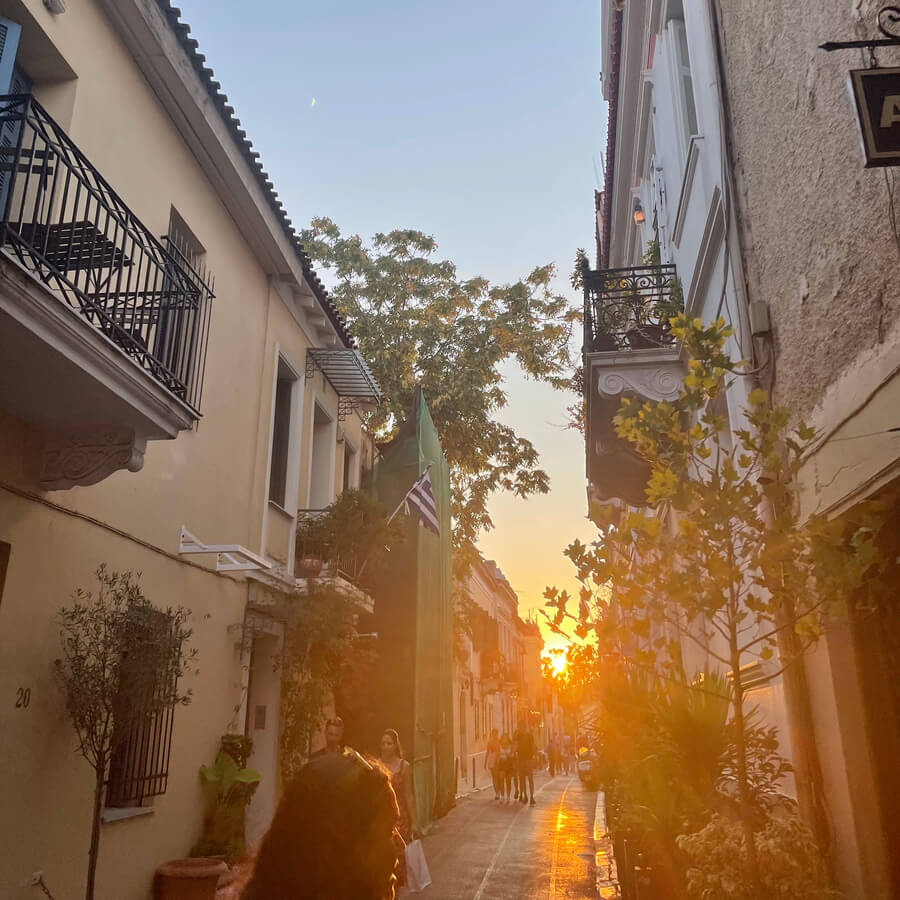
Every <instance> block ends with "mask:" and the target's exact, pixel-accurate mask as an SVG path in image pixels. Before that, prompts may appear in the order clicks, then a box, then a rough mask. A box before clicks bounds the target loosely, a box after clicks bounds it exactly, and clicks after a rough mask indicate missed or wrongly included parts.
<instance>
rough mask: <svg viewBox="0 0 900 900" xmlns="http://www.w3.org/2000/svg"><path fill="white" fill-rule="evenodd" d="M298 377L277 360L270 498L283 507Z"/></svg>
mask: <svg viewBox="0 0 900 900" xmlns="http://www.w3.org/2000/svg"><path fill="white" fill-rule="evenodd" d="M296 383H297V377H296V376H295V375H294V373H293V372H292V371H291V369H290V367H289V366H288V364H287V363H286V362H285V361H284V360H283V359H281V358H279V360H278V380H277V382H276V383H275V411H274V421H273V423H272V457H271V460H270V463H269V500H271V501H272V502H273V503H277V504H278V505H279V506H280V507H282V509H284V508H285V507H286V506H287V476H288V457H289V455H290V447H291V419H292V415H291V412H292V408H293V405H294V385H295V384H296Z"/></svg>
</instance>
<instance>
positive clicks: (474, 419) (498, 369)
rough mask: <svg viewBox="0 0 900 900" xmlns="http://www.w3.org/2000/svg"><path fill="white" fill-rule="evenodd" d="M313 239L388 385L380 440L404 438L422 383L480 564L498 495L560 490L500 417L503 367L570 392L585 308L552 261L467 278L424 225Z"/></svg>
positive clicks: (460, 530) (468, 542)
mask: <svg viewBox="0 0 900 900" xmlns="http://www.w3.org/2000/svg"><path fill="white" fill-rule="evenodd" d="M301 238H302V241H303V245H304V247H305V248H306V250H307V252H308V253H309V254H310V256H311V257H312V258H313V259H314V260H315V261H316V263H317V264H318V265H319V266H321V267H322V268H323V269H326V270H328V271H330V272H332V273H333V275H334V277H335V279H336V284H335V286H334V288H333V290H332V297H333V299H334V301H335V303H336V304H337V306H338V308H339V309H340V311H341V313H342V314H343V315H344V316H345V317H346V318H347V321H348V323H349V325H350V328H351V329H352V330H353V332H354V334H356V336H357V337H358V339H359V345H360V350H361V351H362V354H363V356H364V357H365V358H366V360H367V361H368V362H369V363H370V365H371V367H372V370H373V373H374V374H375V376H376V377H377V378H378V381H379V383H380V384H381V387H382V388H383V390H384V393H385V398H386V399H385V402H384V404H383V405H382V406H381V407H380V408H379V409H378V410H376V411H375V412H374V413H373V414H372V416H371V418H370V420H369V425H370V427H372V428H373V429H374V430H375V433H376V435H377V436H378V437H379V438H381V439H384V440H387V439H389V438H390V437H391V436H392V435H393V434H394V432H395V429H396V428H397V425H398V423H399V422H400V421H402V419H403V418H404V416H405V415H406V413H407V410H408V409H409V408H410V404H411V402H412V397H413V391H414V390H415V387H416V385H421V386H422V389H423V391H424V392H425V396H426V397H427V398H428V403H429V408H430V411H431V415H432V418H433V419H434V423H435V426H436V427H437V430H438V433H439V434H440V437H441V447H442V448H443V451H444V454H445V455H446V457H447V461H448V463H449V464H450V471H451V479H452V485H451V502H452V516H453V521H454V545H455V547H456V549H457V550H458V551H459V550H462V551H464V552H463V553H462V554H461V558H463V559H465V560H467V561H469V562H471V561H472V559H473V556H472V553H471V551H472V548H473V545H474V541H475V539H476V537H477V535H478V534H479V532H480V531H481V530H483V529H485V528H490V527H491V524H492V523H491V518H490V515H489V513H488V510H487V503H488V499H489V498H490V496H491V495H492V494H493V493H494V492H495V491H497V490H508V491H513V492H514V493H515V494H518V495H519V496H520V497H527V496H529V495H530V494H534V493H546V492H547V491H548V489H549V479H548V477H547V473H546V472H544V471H543V469H541V468H540V467H539V460H538V454H537V451H536V450H535V448H534V446H533V445H532V444H531V442H530V441H528V440H526V439H525V438H523V437H522V436H521V435H519V434H517V433H516V431H515V430H514V429H512V428H510V427H509V426H507V425H503V424H502V423H500V422H499V421H497V419H496V414H497V413H498V412H499V411H500V410H501V409H502V408H503V407H504V406H505V405H506V402H507V394H506V391H505V389H504V386H503V373H502V367H503V365H504V364H505V363H507V362H511V361H514V362H516V363H518V365H519V366H520V368H521V369H522V371H524V372H525V374H526V375H528V376H530V377H532V378H535V379H538V380H541V381H546V382H549V383H550V384H552V385H554V386H556V387H559V388H566V387H567V386H568V383H569V381H570V379H571V372H572V364H571V359H570V354H569V341H570V337H571V331H572V326H573V324H574V323H575V322H577V321H579V319H580V315H581V313H580V309H576V308H573V307H571V306H570V305H569V304H568V303H567V302H566V300H565V299H564V298H563V297H562V296H561V295H559V294H557V293H555V292H554V290H553V288H552V285H551V282H552V279H553V276H554V271H555V270H554V267H553V266H552V265H545V266H539V267H537V268H535V269H533V270H532V271H531V272H530V273H529V274H528V275H527V276H526V277H524V278H522V279H521V280H519V281H517V282H516V283H515V284H511V285H504V286H496V285H491V284H490V283H489V282H488V280H487V279H486V278H482V277H474V278H469V279H460V278H459V276H458V274H457V271H456V266H455V265H454V264H453V263H452V262H450V261H449V260H441V259H437V258H435V254H436V252H437V242H436V241H435V239H434V238H433V237H430V236H429V235H426V234H423V233H422V232H420V231H414V230H396V231H391V232H388V233H386V234H382V233H379V234H376V235H375V237H374V238H373V239H372V241H371V244H370V245H368V246H367V245H366V244H365V243H364V242H363V240H362V238H360V236H359V235H350V236H344V235H342V234H341V232H340V230H339V228H338V226H337V225H335V223H334V222H332V221H331V220H330V219H327V218H316V219H313V221H312V224H311V226H310V228H308V229H306V230H304V231H303V232H302V235H301Z"/></svg>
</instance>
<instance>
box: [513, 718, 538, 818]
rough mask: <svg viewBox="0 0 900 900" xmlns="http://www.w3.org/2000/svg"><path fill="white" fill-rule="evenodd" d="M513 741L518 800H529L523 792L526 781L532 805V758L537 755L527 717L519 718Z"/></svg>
mask: <svg viewBox="0 0 900 900" xmlns="http://www.w3.org/2000/svg"><path fill="white" fill-rule="evenodd" d="M514 741H515V745H516V757H517V761H518V765H519V800H520V801H521V802H522V803H528V802H529V800H528V797H527V796H526V792H525V786H526V782H527V785H528V790H529V792H530V794H531V805H532V806H534V758H535V756H537V747H536V745H535V743H534V735H533V734H532V733H531V729H530V728H529V727H528V720H527V719H525V718H523V719H521V720H520V722H519V729H518V731H516V735H515V738H514Z"/></svg>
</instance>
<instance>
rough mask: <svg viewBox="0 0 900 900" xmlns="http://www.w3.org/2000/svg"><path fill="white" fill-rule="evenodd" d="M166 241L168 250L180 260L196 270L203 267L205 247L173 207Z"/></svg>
mask: <svg viewBox="0 0 900 900" xmlns="http://www.w3.org/2000/svg"><path fill="white" fill-rule="evenodd" d="M166 243H167V244H168V245H169V250H171V251H172V252H173V253H175V255H176V256H178V257H180V258H181V260H182V261H183V262H185V263H187V264H188V266H190V268H192V269H195V270H198V269H201V268H202V267H203V264H204V261H205V259H206V249H205V248H204V246H203V244H201V243H200V241H199V240H198V239H197V236H196V235H195V234H194V232H193V231H191V229H190V228H188V226H187V223H186V222H185V221H184V219H182V218H181V215H180V213H179V212H178V210H177V209H175V207H172V211H171V212H170V213H169V233H168V234H167V235H166Z"/></svg>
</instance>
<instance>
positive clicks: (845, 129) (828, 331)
mask: <svg viewBox="0 0 900 900" xmlns="http://www.w3.org/2000/svg"><path fill="white" fill-rule="evenodd" d="M718 6H719V14H720V19H721V26H722V27H721V31H722V34H723V50H724V57H725V60H724V61H725V67H726V78H727V87H728V101H729V104H730V112H731V124H732V136H733V144H734V157H735V159H734V162H735V169H736V178H737V184H738V193H739V198H740V208H741V218H742V225H743V240H744V250H745V254H746V260H747V273H748V280H749V283H750V289H751V294H752V298H751V299H756V300H766V301H768V303H769V304H770V306H771V312H772V321H773V325H774V334H775V343H776V353H777V360H778V364H777V376H776V381H775V394H776V397H777V399H778V400H779V401H781V402H785V403H787V404H789V405H790V406H791V407H792V408H794V409H796V410H797V411H798V412H800V413H802V414H804V415H806V414H809V413H810V412H811V411H812V410H813V409H814V408H815V406H816V404H817V402H818V400H819V398H820V397H821V396H822V394H823V392H824V390H825V389H826V388H827V387H828V386H829V385H831V384H833V383H834V382H835V381H837V380H838V379H839V378H840V376H841V374H842V372H843V371H844V370H845V369H846V368H847V367H848V366H850V365H852V363H853V361H854V359H855V357H856V356H857V354H859V353H860V352H863V351H868V350H872V349H873V348H876V349H877V348H878V346H879V343H880V342H883V341H884V338H885V336H886V335H887V334H888V332H889V331H890V328H891V326H892V325H893V324H894V323H895V322H896V321H897V320H898V316H900V267H898V262H900V257H898V253H900V249H898V240H897V238H896V237H895V234H894V231H893V229H892V227H891V224H890V221H889V210H890V196H889V185H890V184H892V182H893V178H894V176H893V173H892V171H890V170H881V169H865V168H864V165H863V163H864V160H863V156H862V149H861V141H860V137H859V128H858V124H857V119H856V110H855V107H854V105H853V101H852V98H851V95H850V92H849V88H848V75H847V73H848V71H849V70H850V69H851V68H860V67H862V66H863V65H864V63H863V60H862V58H861V53H860V51H845V52H838V53H826V52H825V51H823V50H820V49H818V45H819V44H821V43H822V42H823V41H825V40H847V39H853V38H858V37H862V36H869V35H871V34H873V33H874V11H875V9H876V4H874V3H872V2H869V0H857V2H851V0H798V2H795V3H727V2H721V3H719V4H718ZM880 57H881V62H882V64H891V63H892V62H895V61H896V58H897V53H896V51H893V53H891V51H885V50H882V51H880Z"/></svg>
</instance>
